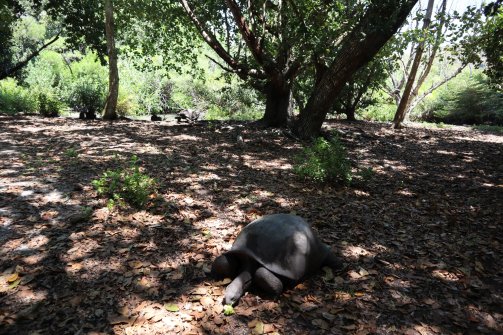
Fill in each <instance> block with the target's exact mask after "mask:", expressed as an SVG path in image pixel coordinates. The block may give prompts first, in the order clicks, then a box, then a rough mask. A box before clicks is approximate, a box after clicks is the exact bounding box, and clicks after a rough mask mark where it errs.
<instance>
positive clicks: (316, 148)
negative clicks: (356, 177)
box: [294, 136, 352, 184]
mask: <svg viewBox="0 0 503 335" xmlns="http://www.w3.org/2000/svg"><path fill="white" fill-rule="evenodd" d="M294 161H295V164H294V172H295V173H296V174H297V175H299V176H300V177H303V178H309V179H313V180H315V181H320V182H325V181H331V182H337V183H343V184H349V183H350V182H351V179H352V174H351V164H350V162H349V160H348V157H347V153H346V149H345V148H344V146H343V145H342V143H341V141H340V140H339V138H338V137H337V136H334V137H332V138H331V139H330V140H329V141H327V140H325V139H324V138H321V137H320V138H318V139H316V141H315V142H314V143H313V145H311V146H309V147H306V148H304V150H303V152H302V153H301V154H300V155H298V156H296V157H295V158H294Z"/></svg>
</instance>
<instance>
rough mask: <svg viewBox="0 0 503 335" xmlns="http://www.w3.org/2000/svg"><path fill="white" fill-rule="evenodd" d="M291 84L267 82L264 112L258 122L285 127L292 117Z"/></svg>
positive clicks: (268, 125)
mask: <svg viewBox="0 0 503 335" xmlns="http://www.w3.org/2000/svg"><path fill="white" fill-rule="evenodd" d="M292 103H293V96H292V88H291V85H289V84H287V83H284V82H279V83H269V84H268V86H267V88H266V106H265V113H264V116H263V117H262V119H261V120H260V123H261V124H262V125H264V126H266V127H286V126H288V125H289V123H290V121H291V120H292V118H293V105H292Z"/></svg>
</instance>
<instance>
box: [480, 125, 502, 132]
mask: <svg viewBox="0 0 503 335" xmlns="http://www.w3.org/2000/svg"><path fill="white" fill-rule="evenodd" d="M473 129H476V130H480V131H484V132H488V133H497V134H503V126H490V125H486V124H480V125H475V126H473Z"/></svg>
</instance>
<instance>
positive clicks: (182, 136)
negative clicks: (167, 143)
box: [170, 134, 201, 141]
mask: <svg viewBox="0 0 503 335" xmlns="http://www.w3.org/2000/svg"><path fill="white" fill-rule="evenodd" d="M170 140H173V141H201V138H200V137H197V136H193V135H188V134H180V135H173V136H172V137H171V138H170Z"/></svg>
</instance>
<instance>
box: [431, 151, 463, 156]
mask: <svg viewBox="0 0 503 335" xmlns="http://www.w3.org/2000/svg"><path fill="white" fill-rule="evenodd" d="M436 153H437V154H441V155H447V156H454V157H455V156H457V155H458V153H457V152H454V151H447V150H437V151H436Z"/></svg>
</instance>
